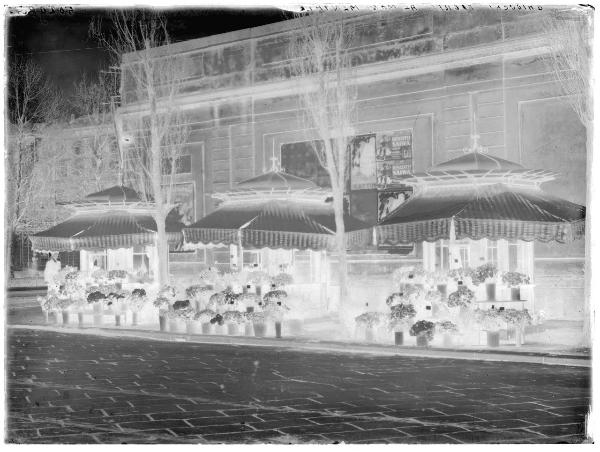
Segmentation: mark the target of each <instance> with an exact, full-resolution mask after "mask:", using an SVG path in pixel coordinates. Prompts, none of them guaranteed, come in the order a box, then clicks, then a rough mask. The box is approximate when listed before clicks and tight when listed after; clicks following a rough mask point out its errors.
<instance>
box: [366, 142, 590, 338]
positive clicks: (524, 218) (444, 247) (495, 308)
mask: <svg viewBox="0 0 600 452" xmlns="http://www.w3.org/2000/svg"><path fill="white" fill-rule="evenodd" d="M553 178H554V174H553V173H551V172H549V171H545V170H530V169H526V168H524V167H522V166H521V165H519V164H516V163H514V162H510V161H507V160H504V159H501V158H497V157H492V156H490V155H486V154H484V153H482V152H478V151H475V152H469V153H466V154H464V155H462V156H460V157H458V158H455V159H453V160H450V161H448V162H445V163H442V164H440V165H437V166H435V167H433V168H431V169H430V170H429V171H427V172H424V173H420V174H414V175H412V176H407V177H406V178H404V179H403V180H402V183H404V184H407V185H410V186H412V187H413V191H414V194H413V196H412V197H411V198H410V199H409V200H408V201H407V202H406V203H404V204H403V205H401V206H400V207H399V208H397V209H396V210H395V211H394V212H392V213H391V214H390V215H389V216H387V217H386V218H385V219H384V220H383V221H381V222H380V223H379V224H378V226H377V228H376V235H377V241H378V243H379V244H401V243H416V242H422V243H423V268H422V269H408V270H407V271H406V270H405V271H403V272H399V274H398V275H397V279H398V281H397V284H398V286H399V288H400V286H402V287H405V286H403V285H406V284H413V285H414V283H415V281H418V282H419V284H421V285H422V286H424V288H423V287H421V289H422V290H423V291H424V293H425V294H426V295H428V296H429V297H430V299H435V298H436V297H437V298H438V301H437V302H433V303H430V308H431V309H430V310H429V311H428V313H429V314H428V315H429V316H430V317H433V319H434V322H432V325H423V324H420V325H419V328H418V329H420V331H425V330H427V328H425V327H426V326H429V327H430V328H433V327H434V325H433V324H435V323H436V322H435V321H437V322H438V323H440V322H443V321H451V322H452V323H453V324H454V325H455V326H456V328H458V329H459V330H461V329H462V333H463V339H464V340H465V341H466V342H465V343H466V344H471V345H473V344H477V343H481V342H480V341H483V339H480V336H482V335H483V336H484V337H485V336H487V342H488V344H489V345H491V346H497V345H498V344H499V337H500V332H502V333H503V334H504V333H506V331H508V333H507V337H506V340H510V341H513V343H516V344H517V345H520V344H521V343H522V341H523V337H522V336H523V334H522V333H523V330H524V326H525V325H527V324H529V323H531V322H532V321H535V319H536V317H538V316H539V313H538V312H537V311H536V308H535V296H534V295H535V294H534V290H533V285H532V283H533V282H534V281H533V278H532V275H533V243H532V242H533V241H534V240H536V241H541V242H549V241H556V242H559V243H564V242H568V241H571V240H575V239H578V238H581V237H582V236H583V234H584V228H585V207H583V206H580V205H577V204H573V203H571V202H569V201H566V200H563V199H560V198H557V197H555V196H552V195H550V194H547V193H544V191H543V190H542V189H541V187H540V186H541V184H542V183H544V182H546V181H548V180H551V179H553ZM407 272H408V273H411V272H412V275H411V276H410V278H409V277H408V276H406V273H407ZM401 292H402V291H401ZM403 292H404V296H403V297H399V298H400V301H394V302H390V303H388V304H391V306H392V307H393V306H394V305H397V304H402V302H403V304H407V303H408V302H409V300H408V299H407V297H406V296H405V295H406V292H407V290H406V289H404V290H403ZM433 294H435V295H433ZM397 298H398V297H397ZM405 311H406V309H403V310H402V309H399V308H396V314H397V313H398V312H405ZM396 317H398V315H396ZM421 317H422V318H419V316H418V315H417V316H413V317H412V318H411V320H410V322H408V320H404V321H405V322H408V323H411V322H413V321H416V320H426V317H427V316H421ZM399 320H401V319H397V321H399ZM428 321H429V320H428ZM446 326H447V327H448V325H447V324H446ZM469 332H471V333H473V334H471V335H470V337H467V336H469ZM415 334H418V333H415ZM424 334H425V333H424ZM427 334H429V333H427ZM428 337H431V335H430V336H428Z"/></svg>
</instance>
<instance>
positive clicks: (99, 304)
mask: <svg viewBox="0 0 600 452" xmlns="http://www.w3.org/2000/svg"><path fill="white" fill-rule="evenodd" d="M105 299H106V295H104V293H103V292H101V291H100V290H95V291H93V292H91V293H89V294H88V296H87V302H88V304H91V305H92V306H93V309H94V325H96V326H100V325H102V320H103V319H102V317H103V310H104V300H105Z"/></svg>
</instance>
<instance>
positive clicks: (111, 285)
mask: <svg viewBox="0 0 600 452" xmlns="http://www.w3.org/2000/svg"><path fill="white" fill-rule="evenodd" d="M69 206H70V207H71V208H72V209H73V210H74V213H73V215H72V216H71V217H70V218H68V219H67V220H66V221H64V222H62V223H59V224H57V225H56V226H53V227H52V228H50V229H47V230H45V231H42V232H39V233H37V234H34V235H32V236H31V237H30V240H31V243H32V248H33V249H34V250H35V251H37V252H58V251H79V253H80V268H79V269H77V268H73V267H65V268H63V269H62V270H61V272H60V273H59V274H58V275H57V278H56V279H57V284H58V287H57V290H53V291H50V292H49V294H48V296H46V297H44V298H41V299H40V302H41V303H42V309H43V310H44V311H45V312H46V313H52V312H61V311H62V312H63V315H62V317H61V316H59V315H57V320H59V321H63V322H64V323H74V322H78V323H79V324H83V323H88V321H89V323H94V324H96V325H98V324H102V323H106V322H110V323H113V320H112V318H113V317H114V323H115V324H116V325H117V326H118V325H122V324H124V323H125V322H127V323H137V322H138V321H141V320H142V319H140V318H139V316H138V315H137V314H140V315H141V311H140V310H141V308H142V307H144V306H145V303H144V301H145V299H144V297H143V296H142V291H143V293H144V295H145V292H146V290H145V289H137V288H138V286H139V287H141V286H142V285H143V284H148V283H151V282H152V280H153V275H155V274H157V270H158V268H157V266H158V260H157V252H156V222H155V221H154V218H153V217H152V208H153V206H152V203H151V202H144V201H142V199H141V198H140V196H139V195H138V194H137V193H136V192H135V191H134V190H133V189H131V188H128V187H122V186H115V187H110V188H108V189H106V190H102V191H100V192H97V193H92V194H90V195H87V196H86V197H85V198H84V199H83V200H81V201H77V202H74V203H70V204H69ZM182 227H183V224H182V223H179V222H178V221H176V220H174V219H171V218H168V219H167V224H166V229H167V238H168V241H169V244H171V245H175V244H178V243H180V242H181V240H182V234H181V228H182ZM136 289H137V292H136ZM69 313H71V314H73V315H71V316H69ZM74 314H77V319H75V315H74ZM134 314H135V315H134ZM105 316H110V317H111V320H107V319H104V317H105ZM58 317H61V318H58ZM92 319H93V322H92V321H91V320H92Z"/></svg>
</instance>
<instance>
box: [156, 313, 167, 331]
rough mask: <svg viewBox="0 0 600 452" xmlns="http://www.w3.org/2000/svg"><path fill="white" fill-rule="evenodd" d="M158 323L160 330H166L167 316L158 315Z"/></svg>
mask: <svg viewBox="0 0 600 452" xmlns="http://www.w3.org/2000/svg"><path fill="white" fill-rule="evenodd" d="M158 325H159V327H160V331H168V330H167V317H166V316H164V315H159V316H158Z"/></svg>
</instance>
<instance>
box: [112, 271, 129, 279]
mask: <svg viewBox="0 0 600 452" xmlns="http://www.w3.org/2000/svg"><path fill="white" fill-rule="evenodd" d="M125 278H127V272H126V271H125V270H110V271H109V272H108V279H125Z"/></svg>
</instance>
